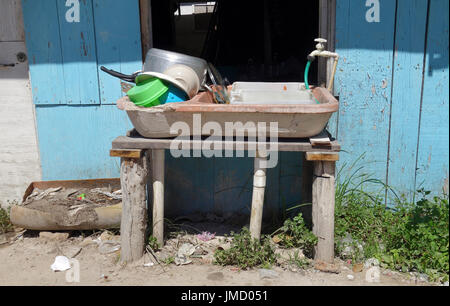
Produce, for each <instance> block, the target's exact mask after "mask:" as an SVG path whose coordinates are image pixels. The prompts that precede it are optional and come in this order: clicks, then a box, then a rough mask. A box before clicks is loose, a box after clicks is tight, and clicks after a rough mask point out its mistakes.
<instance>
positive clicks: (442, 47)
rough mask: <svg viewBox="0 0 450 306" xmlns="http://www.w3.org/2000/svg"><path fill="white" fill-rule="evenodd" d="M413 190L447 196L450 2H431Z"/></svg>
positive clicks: (444, 0) (436, 0)
mask: <svg viewBox="0 0 450 306" xmlns="http://www.w3.org/2000/svg"><path fill="white" fill-rule="evenodd" d="M429 20H430V21H429V28H428V41H427V53H426V67H425V80H424V96H423V102H422V117H421V121H420V135H419V151H418V161H417V169H418V170H417V178H416V189H419V188H425V189H426V190H430V191H434V192H442V189H443V188H444V189H446V190H447V193H448V178H449V163H448V162H449V127H448V123H449V66H448V65H449V53H448V49H449V36H448V33H449V2H448V0H430V16H429Z"/></svg>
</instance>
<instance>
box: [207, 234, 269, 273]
mask: <svg viewBox="0 0 450 306" xmlns="http://www.w3.org/2000/svg"><path fill="white" fill-rule="evenodd" d="M232 237H233V240H232V243H231V247H230V248H229V249H227V250H224V249H218V250H216V252H215V253H214V263H215V264H218V265H221V266H229V265H231V266H238V267H240V268H241V269H244V270H245V269H248V268H253V267H263V268H270V267H271V266H272V265H273V264H274V263H275V262H276V259H277V256H276V254H275V250H274V248H273V246H272V244H271V243H270V238H269V237H263V239H261V241H259V240H256V239H253V238H251V236H250V231H249V230H248V229H247V228H245V227H244V228H243V229H242V231H241V232H240V233H232Z"/></svg>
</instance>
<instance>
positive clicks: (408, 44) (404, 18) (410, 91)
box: [388, 0, 428, 200]
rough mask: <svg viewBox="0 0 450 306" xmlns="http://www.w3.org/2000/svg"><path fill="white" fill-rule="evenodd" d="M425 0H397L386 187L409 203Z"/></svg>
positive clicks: (413, 171) (413, 186)
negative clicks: (401, 195)
mask: <svg viewBox="0 0 450 306" xmlns="http://www.w3.org/2000/svg"><path fill="white" fill-rule="evenodd" d="M427 6H428V1H424V0H398V9H397V30H396V31H397V33H396V42H395V57H394V81H393V84H394V88H393V94H392V113H391V131H390V133H391V137H390V154H389V169H388V174H389V175H388V184H389V185H391V186H394V187H395V189H397V190H399V191H400V192H401V193H405V195H406V196H407V198H408V199H409V200H412V199H413V194H414V191H415V190H414V189H415V172H416V164H415V160H416V153H417V141H418V139H417V138H418V131H419V116H420V101H421V92H422V78H423V61H424V51H425V32H426V20H427Z"/></svg>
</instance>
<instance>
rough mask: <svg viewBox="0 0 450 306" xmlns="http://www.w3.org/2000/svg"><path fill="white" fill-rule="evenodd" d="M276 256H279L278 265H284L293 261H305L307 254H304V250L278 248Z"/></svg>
mask: <svg viewBox="0 0 450 306" xmlns="http://www.w3.org/2000/svg"><path fill="white" fill-rule="evenodd" d="M275 254H278V255H279V256H278V258H277V263H278V264H284V263H286V262H288V261H290V260H292V259H304V258H305V254H303V251H302V249H300V248H293V249H281V248H276V249H275Z"/></svg>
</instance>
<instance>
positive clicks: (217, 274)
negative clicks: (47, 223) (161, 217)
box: [0, 232, 429, 286]
mask: <svg viewBox="0 0 450 306" xmlns="http://www.w3.org/2000/svg"><path fill="white" fill-rule="evenodd" d="M13 234H14V237H13V235H12V234H10V235H9V237H8V239H9V240H14V238H16V237H17V236H18V234H17V233H13ZM71 235H73V234H71ZM93 238H95V237H93ZM108 239H109V240H118V239H120V237H119V236H110V237H109V238H108ZM89 241H90V238H85V237H82V236H81V235H79V234H77V235H74V236H71V237H69V238H68V239H62V241H58V240H55V239H48V238H42V237H41V238H40V237H39V233H36V232H34V233H31V234H28V233H25V235H23V236H21V237H20V238H18V239H16V240H15V241H13V242H9V243H3V244H2V245H0V285H72V286H73V285H75V286H76V285H219V286H223V285H238V286H240V285H243V286H260V285H262V286H284V285H294V286H302V285H319V286H323V285H325V286H334V285H343V286H361V285H375V286H380V285H400V286H402V285H424V283H417V282H415V281H414V280H412V279H410V277H409V275H403V274H400V273H395V272H394V273H392V272H384V273H382V275H381V282H380V283H375V284H374V283H367V282H366V281H365V272H364V271H363V272H360V273H354V272H353V271H352V270H351V266H347V264H346V263H343V262H340V261H338V265H339V266H340V273H339V274H330V273H324V272H320V271H318V270H315V269H314V268H310V269H307V270H298V271H295V270H294V271H292V270H290V269H288V268H281V267H275V268H273V270H274V271H276V272H277V273H278V276H277V277H275V278H273V279H261V277H260V273H259V271H258V269H253V270H249V271H239V270H238V269H236V268H233V267H220V266H217V265H213V264H211V263H205V261H202V260H200V259H199V260H194V262H193V263H191V264H188V265H183V266H176V265H175V264H169V265H165V264H162V265H159V264H157V263H156V264H154V265H153V266H147V267H146V266H144V264H145V263H148V262H150V259H151V255H150V254H147V255H146V256H145V257H144V258H143V259H142V260H140V261H138V262H136V263H133V264H127V265H124V264H121V263H120V261H119V252H115V253H111V254H101V253H100V252H99V249H98V246H97V244H96V243H87V242H89ZM80 248H81V251H80V252H79V253H78V254H77V255H76V257H75V258H76V259H77V260H78V262H79V264H80V282H67V281H66V272H53V271H52V270H51V269H50V266H51V264H52V263H53V262H54V259H55V257H56V256H57V255H62V254H66V253H67V252H70V250H73V249H75V250H76V249H80ZM67 250H69V251H67ZM69 271H70V270H69ZM349 274H351V275H353V276H354V280H349V279H348V278H347V276H348V275H349ZM427 285H429V284H427Z"/></svg>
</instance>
